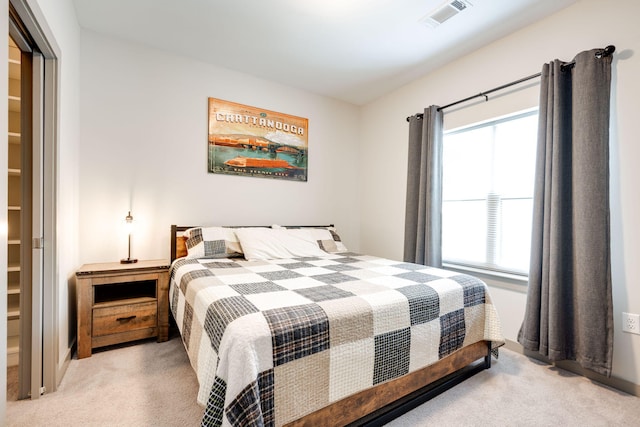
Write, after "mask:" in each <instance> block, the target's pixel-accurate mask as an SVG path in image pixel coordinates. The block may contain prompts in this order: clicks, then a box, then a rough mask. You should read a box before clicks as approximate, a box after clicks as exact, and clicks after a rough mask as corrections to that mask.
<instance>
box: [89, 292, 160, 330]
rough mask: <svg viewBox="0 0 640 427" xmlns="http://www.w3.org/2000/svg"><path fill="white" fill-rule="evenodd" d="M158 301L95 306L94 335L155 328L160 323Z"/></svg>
mask: <svg viewBox="0 0 640 427" xmlns="http://www.w3.org/2000/svg"><path fill="white" fill-rule="evenodd" d="M157 314H158V306H157V303H156V301H149V302H141V303H132V304H123V305H115V306H110V307H101V308H94V310H93V319H92V320H93V322H92V323H93V331H92V333H91V335H92V336H94V337H99V336H102V335H111V334H117V333H120V332H126V331H132V330H135V329H143V328H155V327H156V326H157V325H158V318H157Z"/></svg>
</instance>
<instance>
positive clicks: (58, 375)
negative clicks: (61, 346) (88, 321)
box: [56, 339, 76, 389]
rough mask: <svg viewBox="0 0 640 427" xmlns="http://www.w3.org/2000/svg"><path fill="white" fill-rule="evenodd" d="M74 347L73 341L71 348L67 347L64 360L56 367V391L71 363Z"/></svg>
mask: <svg viewBox="0 0 640 427" xmlns="http://www.w3.org/2000/svg"><path fill="white" fill-rule="evenodd" d="M75 346H76V342H75V339H74V340H73V342H72V343H71V346H69V348H68V349H67V351H66V352H65V354H64V360H63V361H62V363H61V364H60V365H59V366H58V370H57V372H56V389H57V388H58V387H60V383H61V382H62V378H64V375H65V374H66V373H67V368H69V364H70V363H71V357H72V356H73V353H74V351H75Z"/></svg>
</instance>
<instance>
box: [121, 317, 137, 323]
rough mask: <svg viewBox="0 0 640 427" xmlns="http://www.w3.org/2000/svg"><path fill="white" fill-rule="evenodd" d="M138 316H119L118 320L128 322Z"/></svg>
mask: <svg viewBox="0 0 640 427" xmlns="http://www.w3.org/2000/svg"><path fill="white" fill-rule="evenodd" d="M136 317H137V316H128V317H118V318H117V319H116V321H117V322H128V321H129V320H133V319H135V318H136Z"/></svg>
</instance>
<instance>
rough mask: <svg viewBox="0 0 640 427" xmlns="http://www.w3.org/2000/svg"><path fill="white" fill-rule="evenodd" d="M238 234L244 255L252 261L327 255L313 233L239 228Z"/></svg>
mask: <svg viewBox="0 0 640 427" xmlns="http://www.w3.org/2000/svg"><path fill="white" fill-rule="evenodd" d="M235 231H236V236H237V237H238V240H239V241H240V245H241V246H242V251H243V252H244V257H245V258H246V259H248V260H250V261H253V260H261V259H279V258H296V257H313V256H320V257H321V256H327V252H325V251H323V250H322V249H321V248H320V246H319V245H318V242H317V240H316V239H315V236H314V234H313V233H308V232H303V231H306V230H303V229H299V230H298V229H296V230H287V229H272V228H263V227H255V228H237V229H236V230H235Z"/></svg>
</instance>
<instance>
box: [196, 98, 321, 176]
mask: <svg viewBox="0 0 640 427" xmlns="http://www.w3.org/2000/svg"><path fill="white" fill-rule="evenodd" d="M308 126H309V120H308V119H305V118H302V117H297V116H292V115H290V114H284V113H277V112H275V111H269V110H264V109H261V108H256V107H250V106H247V105H242V104H237V103H235V102H230V101H224V100H221V99H216V98H209V154H208V155H209V159H208V160H209V162H208V165H209V166H208V168H209V172H210V173H221V174H231V175H243V176H251V177H261V178H276V179H286V180H292V181H307V165H308V159H309V150H308V135H307V130H308Z"/></svg>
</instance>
